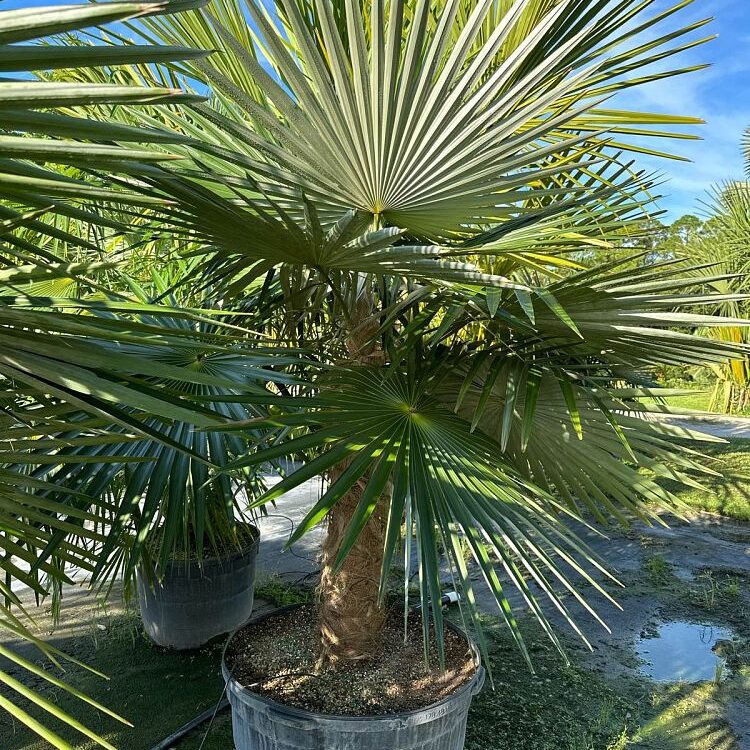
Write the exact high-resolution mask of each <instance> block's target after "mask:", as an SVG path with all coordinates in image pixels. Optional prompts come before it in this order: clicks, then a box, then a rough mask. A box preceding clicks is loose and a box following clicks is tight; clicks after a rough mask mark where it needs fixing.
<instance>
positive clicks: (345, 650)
mask: <svg viewBox="0 0 750 750" xmlns="http://www.w3.org/2000/svg"><path fill="white" fill-rule="evenodd" d="M344 468H345V464H344V465H341V466H339V467H336V469H335V471H334V472H332V476H331V477H330V480H331V481H335V480H336V478H337V477H338V476H340V474H341V472H342V471H343V470H344ZM366 485H367V475H365V476H364V477H362V478H361V479H360V480H359V482H358V483H357V484H355V485H354V486H353V487H352V489H351V490H350V491H349V492H348V493H347V494H346V495H345V496H344V497H342V498H341V500H339V502H338V503H336V505H335V506H334V507H333V509H332V510H331V512H330V514H329V516H328V531H327V534H326V538H325V541H324V542H323V557H322V563H323V566H322V572H321V576H320V589H319V594H320V618H321V622H320V628H321V640H322V661H323V662H324V663H329V664H330V663H335V662H339V661H355V660H363V659H368V658H370V657H371V656H372V655H373V654H374V653H375V651H376V650H377V648H378V645H379V644H380V640H381V635H382V632H383V626H384V624H385V609H384V608H383V607H381V606H379V604H378V589H379V586H380V569H381V566H382V563H383V544H384V542H385V534H386V525H387V521H388V503H387V502H386V498H381V500H380V501H379V502H378V504H377V506H376V508H375V511H374V512H373V514H372V515H371V516H370V518H369V520H368V522H367V524H366V525H365V527H364V529H363V530H362V533H361V534H360V536H359V538H358V539H357V541H356V542H355V544H354V546H353V547H352V549H351V550H350V551H349V554H348V555H347V557H346V559H345V560H344V563H343V565H342V566H341V568H339V570H338V572H336V573H334V572H333V564H334V562H335V560H336V556H337V555H338V552H339V549H341V544H342V542H343V540H344V537H345V536H346V530H347V528H348V527H349V524H350V522H351V520H352V518H353V516H354V512H355V510H356V509H357V505H358V504H359V501H360V499H361V497H362V493H363V492H364V489H365V487H366Z"/></svg>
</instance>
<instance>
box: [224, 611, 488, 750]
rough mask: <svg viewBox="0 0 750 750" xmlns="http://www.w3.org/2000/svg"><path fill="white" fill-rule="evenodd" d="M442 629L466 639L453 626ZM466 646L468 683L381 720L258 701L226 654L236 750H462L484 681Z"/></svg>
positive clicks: (228, 690)
mask: <svg viewBox="0 0 750 750" xmlns="http://www.w3.org/2000/svg"><path fill="white" fill-rule="evenodd" d="M296 606H297V605H294V607H285V608H283V609H281V610H276V611H275V612H271V613H269V614H267V615H264V616H263V617H261V618H258V620H256V621H255V622H262V621H263V620H264V619H267V618H268V617H271V616H274V615H278V614H279V613H280V612H283V611H286V610H290V609H293V608H295V607H296ZM447 627H450V628H451V629H452V630H454V631H455V632H458V633H460V634H461V635H462V636H464V637H466V636H465V634H464V633H463V631H461V630H460V629H459V628H457V627H455V626H453V625H452V624H450V623H448V624H447ZM234 635H235V634H234V633H233V634H232V636H230V638H229V641H228V643H227V646H228V645H229V643H231V641H232V638H233V637H234ZM467 640H468V639H467ZM469 644H470V646H471V650H472V653H473V655H474V663H475V665H476V671H475V673H474V676H473V677H472V678H471V679H470V680H469V681H468V682H466V683H464V684H463V685H461V686H460V687H459V688H458V689H457V690H456V691H455V692H454V693H452V694H451V695H450V696H449V697H448V698H445V699H443V700H441V701H438V702H437V703H433V704H432V705H430V706H427V707H425V708H421V709H417V710H413V711H405V712H402V713H393V714H386V715H381V716H336V715H332V714H317V713H313V712H310V711H305V710H303V709H299V708H293V707H290V706H285V705H284V704H282V703H278V702H277V701H274V700H271V699H269V698H266V697H263V696H260V695H258V694H257V693H254V692H253V691H252V690H250V689H248V688H246V687H244V686H242V685H241V684H240V683H239V682H238V681H237V680H235V679H234V678H233V677H232V675H231V673H230V671H229V668H228V666H227V662H226V648H225V650H224V656H223V657H222V662H221V669H222V673H223V675H224V680H225V682H226V685H227V697H228V698H229V703H230V706H231V709H232V732H233V735H234V746H235V750H463V747H464V739H465V736H466V720H467V717H468V713H469V706H470V704H471V700H472V698H473V697H474V695H476V694H477V693H478V692H479V691H480V690H481V688H482V685H483V684H484V676H485V672H484V668H483V667H482V666H481V664H480V659H479V652H478V650H477V648H476V647H475V646H474V644H473V643H471V641H469Z"/></svg>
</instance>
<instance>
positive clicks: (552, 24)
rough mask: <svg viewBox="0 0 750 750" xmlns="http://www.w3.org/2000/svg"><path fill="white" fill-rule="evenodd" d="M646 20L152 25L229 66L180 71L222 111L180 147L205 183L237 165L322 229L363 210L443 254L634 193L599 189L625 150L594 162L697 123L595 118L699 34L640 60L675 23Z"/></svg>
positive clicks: (419, 12)
mask: <svg viewBox="0 0 750 750" xmlns="http://www.w3.org/2000/svg"><path fill="white" fill-rule="evenodd" d="M650 5H651V3H650V2H647V3H642V4H639V5H638V6H637V7H635V8H634V7H633V6H632V4H630V3H625V2H620V3H616V4H615V6H614V7H612V4H611V3H608V2H594V3H590V2H588V0H586V1H584V2H582V1H581V0H565V1H564V2H540V1H539V0H518V1H517V2H513V3H510V2H503V3H497V2H494V1H493V0H483V1H482V2H472V3H460V2H457V1H454V2H446V3H437V4H436V3H430V2H427V1H426V0H422V1H416V2H413V3H407V2H394V3H390V4H388V5H386V4H385V3H381V2H375V3H373V4H372V6H371V7H370V8H368V9H366V10H365V11H364V12H363V10H362V9H361V7H360V6H359V4H357V3H354V2H343V1H342V2H340V3H333V4H331V3H327V2H322V1H321V2H309V3H296V2H293V1H292V0H280V2H279V4H278V7H277V11H278V15H277V16H275V15H272V14H270V13H269V12H268V11H267V10H266V9H265V8H264V7H263V6H262V4H260V3H256V2H248V3H247V4H246V7H247V13H248V14H249V17H250V19H251V27H250V31H249V32H248V31H247V30H245V32H244V33H242V31H241V30H242V28H243V27H245V24H244V23H243V22H242V20H241V19H242V18H243V16H242V11H241V10H240V7H239V5H237V4H235V3H232V2H223V3H220V4H218V5H217V6H216V7H215V9H213V10H211V11H204V12H202V13H201V17H200V19H199V18H198V17H197V14H196V15H194V16H193V17H191V16H190V14H188V15H187V16H186V21H185V22H184V23H182V24H179V25H177V24H172V23H170V22H169V21H168V20H162V19H153V20H151V21H148V22H147V23H146V25H147V26H148V28H149V32H151V33H156V34H158V35H159V36H160V38H162V39H163V40H165V41H168V42H170V43H172V44H175V43H178V44H183V45H184V44H192V45H200V44H206V43H207V42H208V41H209V40H210V43H211V44H212V45H213V44H217V45H218V48H219V49H221V55H217V56H216V57H215V58H209V59H207V60H200V61H195V62H188V64H187V67H188V69H189V70H190V72H191V74H192V75H195V76H197V77H198V78H200V79H203V80H206V81H207V82H208V83H209V84H210V85H211V86H212V88H213V91H214V92H215V93H216V96H217V103H216V105H215V106H210V105H200V106H198V107H196V108H195V111H194V115H193V117H194V118H195V124H194V129H192V130H190V131H189V132H190V133H191V135H194V136H195V137H196V138H197V139H199V140H201V141H202V142H203V144H204V145H203V150H204V151H205V152H206V154H207V155H210V156H211V157H213V159H208V157H206V158H207V159H208V160H207V161H206V164H207V165H208V166H209V167H211V168H212V169H213V170H214V171H215V172H222V171H224V169H226V168H225V167H224V169H219V168H217V167H218V164H219V163H220V162H217V161H215V159H219V160H222V161H229V162H235V165H236V167H238V168H239V171H238V172H237V177H238V178H239V175H240V174H241V173H242V170H249V171H251V172H252V173H253V174H255V175H257V176H258V179H259V181H260V186H261V187H262V189H263V191H264V193H265V194H266V195H268V196H270V197H271V198H273V200H275V201H278V202H279V203H280V204H281V205H283V206H284V207H290V201H291V206H294V205H295V199H294V192H291V193H290V190H292V191H293V190H295V189H296V191H298V192H300V193H304V194H305V195H306V196H307V197H308V198H309V199H310V200H312V201H313V202H314V203H315V204H316V205H317V206H318V209H319V210H320V212H321V215H323V216H325V217H326V218H327V219H328V220H329V221H330V220H333V219H334V218H337V217H338V216H340V215H341V213H342V212H344V211H346V210H349V209H355V210H359V211H362V212H364V213H365V214H366V215H369V216H370V217H373V218H374V220H375V221H376V222H377V223H383V224H387V225H390V226H397V227H401V228H404V229H405V230H406V231H407V232H408V233H409V234H411V235H416V236H419V237H422V238H428V239H430V240H432V241H435V240H438V241H442V240H445V239H448V238H456V237H465V236H466V235H467V234H469V235H471V234H475V233H476V231H477V228H480V227H483V226H487V225H493V226H496V225H500V226H502V224H503V223H505V222H510V223H509V225H508V228H510V225H511V224H512V221H510V220H511V219H513V218H515V217H518V216H519V215H520V214H523V216H524V219H525V220H526V221H528V220H529V219H530V218H532V217H533V215H534V210H538V211H542V212H543V211H550V210H553V211H564V210H566V209H569V208H570V207H571V206H572V205H577V204H580V203H582V202H583V203H592V202H593V200H592V198H593V196H592V193H597V196H598V198H600V199H601V198H604V197H606V196H608V195H609V194H611V192H613V191H614V192H617V190H626V189H627V187H628V186H630V187H631V188H633V187H634V185H635V186H637V185H638V180H637V179H633V177H632V176H630V175H626V176H625V179H620V180H619V184H618V177H619V178H622V176H621V175H617V174H613V175H611V178H612V179H611V180H609V181H608V180H601V179H596V175H597V173H599V172H601V170H602V169H603V168H604V167H603V166H602V164H603V163H604V164H605V165H606V163H610V164H611V163H612V162H613V161H615V160H616V157H617V150H618V148H619V147H620V146H623V145H625V144H620V143H617V142H616V144H615V147H614V148H612V149H611V150H610V151H606V150H603V146H604V145H605V144H606V143H607V142H608V141H609V140H612V139H613V135H614V134H617V133H620V132H622V133H630V134H633V133H638V134H643V133H650V134H658V133H659V126H662V125H665V124H670V125H674V124H676V123H680V124H685V123H687V122H690V121H689V120H687V119H684V118H670V117H666V116H664V117H659V116H653V115H649V116H648V117H646V116H644V115H640V114H638V113H628V112H617V111H612V110H599V109H597V108H596V106H595V105H596V104H597V102H598V101H599V100H601V99H603V98H606V97H607V96H609V95H611V94H613V93H615V92H616V91H618V90H619V89H621V88H624V87H626V86H627V85H632V83H633V81H632V80H631V81H624V80H623V79H622V77H623V75H624V74H625V73H629V72H632V71H633V70H636V69H638V68H641V67H645V66H647V65H648V64H649V63H652V62H655V61H657V60H661V59H664V58H668V57H670V56H671V55H673V54H675V53H676V52H678V51H680V49H681V48H682V45H678V46H673V40H675V39H679V38H680V37H683V36H684V35H686V34H688V33H690V32H693V31H694V30H695V29H696V28H699V27H700V26H701V25H702V23H701V24H695V25H691V26H688V27H685V28H683V29H679V30H678V31H675V32H671V33H665V34H664V35H662V36H658V37H657V38H656V39H655V40H652V41H651V42H650V43H648V44H645V45H641V44H638V43H637V40H638V39H639V37H638V33H639V32H641V31H643V29H644V28H646V27H648V26H650V25H652V24H653V23H654V22H655V21H660V20H663V19H664V18H666V17H668V16H670V15H671V14H672V13H673V12H675V11H676V10H678V9H679V8H678V7H675V8H672V9H670V10H669V11H667V12H665V13H662V14H660V15H659V16H657V17H656V18H649V19H647V20H643V16H644V15H645V11H646V9H647V8H648V7H649V6H650ZM681 5H684V4H681ZM227 19H231V22H230V21H228V20H227ZM192 21H195V22H194V23H193V22H192ZM626 23H632V24H633V27H632V29H631V30H629V31H627V32H624V33H623V32H622V31H621V29H622V28H623V26H624V25H625V24H626ZM245 28H246V27H245ZM238 29H239V30H240V31H238ZM248 34H249V35H250V36H254V37H255V42H256V44H255V45H248V44H247V39H246V37H247V36H248ZM634 40H635V41H634ZM695 43H698V40H694V39H691V41H690V42H689V45H692V44H695ZM256 49H258V50H259V53H258V54H257V55H256V51H255V50H256ZM615 49H617V50H618V51H616V52H615V51H614V50H615ZM268 68H271V70H272V71H273V74H269V73H268V72H267V69H268ZM679 72H682V71H681V70H679V69H676V70H673V71H670V72H669V75H673V74H676V73H679ZM660 75H662V74H660ZM651 77H652V76H648V75H646V76H644V78H643V79H638V81H639V82H641V81H643V80H648V79H650V78H651ZM653 77H658V76H657V75H656V74H655V75H654V76H653ZM644 123H649V127H650V128H651V129H649V127H645V128H644V127H641V126H642V124H644ZM654 126H656V127H654ZM604 131H606V133H607V134H606V136H604V135H603V133H604ZM614 140H615V141H616V137H615V138H614ZM209 144H211V145H209ZM240 144H241V145H240ZM633 148H635V147H633ZM605 171H606V170H605ZM603 182H604V183H606V182H610V185H611V187H610V188H609V189H607V188H603ZM297 207H299V206H298V202H297Z"/></svg>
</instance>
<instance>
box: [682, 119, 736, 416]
mask: <svg viewBox="0 0 750 750" xmlns="http://www.w3.org/2000/svg"><path fill="white" fill-rule="evenodd" d="M748 132H750V131H748ZM748 137H749V136H748V135H747V134H746V137H745V143H746V144H747V143H748ZM745 172H746V173H747V175H748V177H750V146H747V145H746V148H745ZM707 208H708V212H709V213H708V217H707V218H706V221H705V224H704V226H703V231H702V232H701V234H700V235H699V236H698V237H696V238H695V239H694V240H693V241H692V242H689V243H688V246H687V252H686V255H687V256H688V258H689V260H690V262H691V263H694V264H700V266H701V267H700V269H699V270H697V271H696V272H695V273H696V275H698V276H699V277H701V279H702V281H703V282H704V283H709V284H710V285H711V287H712V288H713V289H714V290H715V291H716V292H717V294H718V295H724V296H722V297H719V296H717V297H716V303H717V308H716V309H717V311H718V313H719V314H721V315H724V316H726V317H728V318H747V315H748V310H749V309H750V308H749V307H748V302H747V299H745V297H746V295H747V294H748V292H749V291H750V284H749V283H748V276H747V274H748V270H750V183H749V182H747V181H746V180H733V181H728V182H725V183H724V184H723V185H720V186H718V187H717V188H715V190H714V193H713V199H712V201H711V202H710V203H709V204H708V205H707ZM740 295H741V296H740ZM714 335H717V336H718V337H720V338H721V339H722V340H724V341H731V342H734V343H741V344H745V345H747V344H748V334H747V330H746V329H745V327H744V326H742V325H735V326H731V325H730V326H726V327H723V328H721V329H720V330H717V331H716V332H715V334H714ZM711 369H712V371H713V373H714V375H715V377H716V384H715V386H714V389H713V392H712V394H711V401H710V403H709V410H713V411H719V412H722V413H725V414H731V413H734V412H743V411H746V410H747V408H748V406H750V362H749V361H748V358H747V357H743V358H742V359H735V360H733V361H731V362H728V363H724V364H721V365H714V366H713V367H712V368H711Z"/></svg>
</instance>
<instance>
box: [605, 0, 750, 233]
mask: <svg viewBox="0 0 750 750" xmlns="http://www.w3.org/2000/svg"><path fill="white" fill-rule="evenodd" d="M658 4H659V5H660V6H661V7H664V8H666V7H667V6H668V5H673V4H674V2H669V3H667V2H662V0H659V3H658ZM707 16H714V18H715V20H714V21H713V22H712V23H711V24H710V25H709V26H708V27H704V29H702V30H701V31H700V32H698V33H697V34H696V36H697V37H701V36H705V35H708V34H710V33H712V34H718V38H717V39H715V40H713V41H711V42H709V43H707V44H705V45H701V46H699V47H697V48H695V49H692V50H688V51H687V52H685V53H684V54H682V55H681V56H680V58H679V59H680V61H681V65H696V64H701V63H711V67H710V68H708V69H706V70H701V71H698V72H696V73H690V74H687V75H685V76H681V77H678V78H670V79H666V80H664V81H658V82H655V83H651V84H649V85H647V86H643V87H640V88H637V89H633V90H631V91H629V92H627V93H624V94H622V95H620V97H619V99H618V102H619V105H620V106H622V107H623V108H625V107H628V108H633V109H638V110H643V111H652V112H653V111H655V112H668V113H670V114H678V115H692V116H697V117H702V118H703V119H704V120H706V125H702V126H700V127H699V128H696V129H695V132H696V133H697V134H699V135H700V136H701V137H702V139H703V140H701V141H683V142H679V143H677V144H673V146H676V148H673V150H674V151H676V152H678V153H680V154H681V155H683V156H686V157H688V158H689V159H691V162H688V163H684V162H673V161H665V160H663V159H655V158H647V157H640V158H639V163H641V164H642V165H644V166H646V167H647V168H648V169H650V170H654V171H659V172H661V173H662V174H663V175H664V177H665V178H666V179H667V182H666V184H664V185H662V186H661V188H660V192H661V193H662V194H663V195H664V198H663V199H662V200H661V201H660V205H661V207H662V208H663V209H665V210H666V211H667V212H668V213H667V216H666V217H665V219H664V220H666V221H668V220H670V219H675V218H678V217H679V216H681V215H682V214H685V213H697V214H699V215H700V214H701V213H703V212H704V211H705V208H704V207H702V206H701V201H705V200H706V196H707V193H708V191H709V190H710V188H711V186H712V185H714V184H716V183H718V182H721V181H723V180H726V179H731V178H734V177H741V176H742V175H743V162H742V153H741V147H740V139H741V137H742V133H743V131H744V130H745V129H746V128H748V127H750V0H697V1H696V2H695V3H693V6H691V7H689V8H688V9H686V10H685V11H683V12H681V13H680V14H679V17H680V18H681V19H682V21H683V23H690V22H692V21H694V20H698V19H700V18H704V17H707ZM666 23H667V24H669V25H670V26H673V25H674V21H671V22H670V21H667V22H666ZM676 59H677V58H675V60H676ZM675 60H673V61H671V62H670V65H674V63H675Z"/></svg>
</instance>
